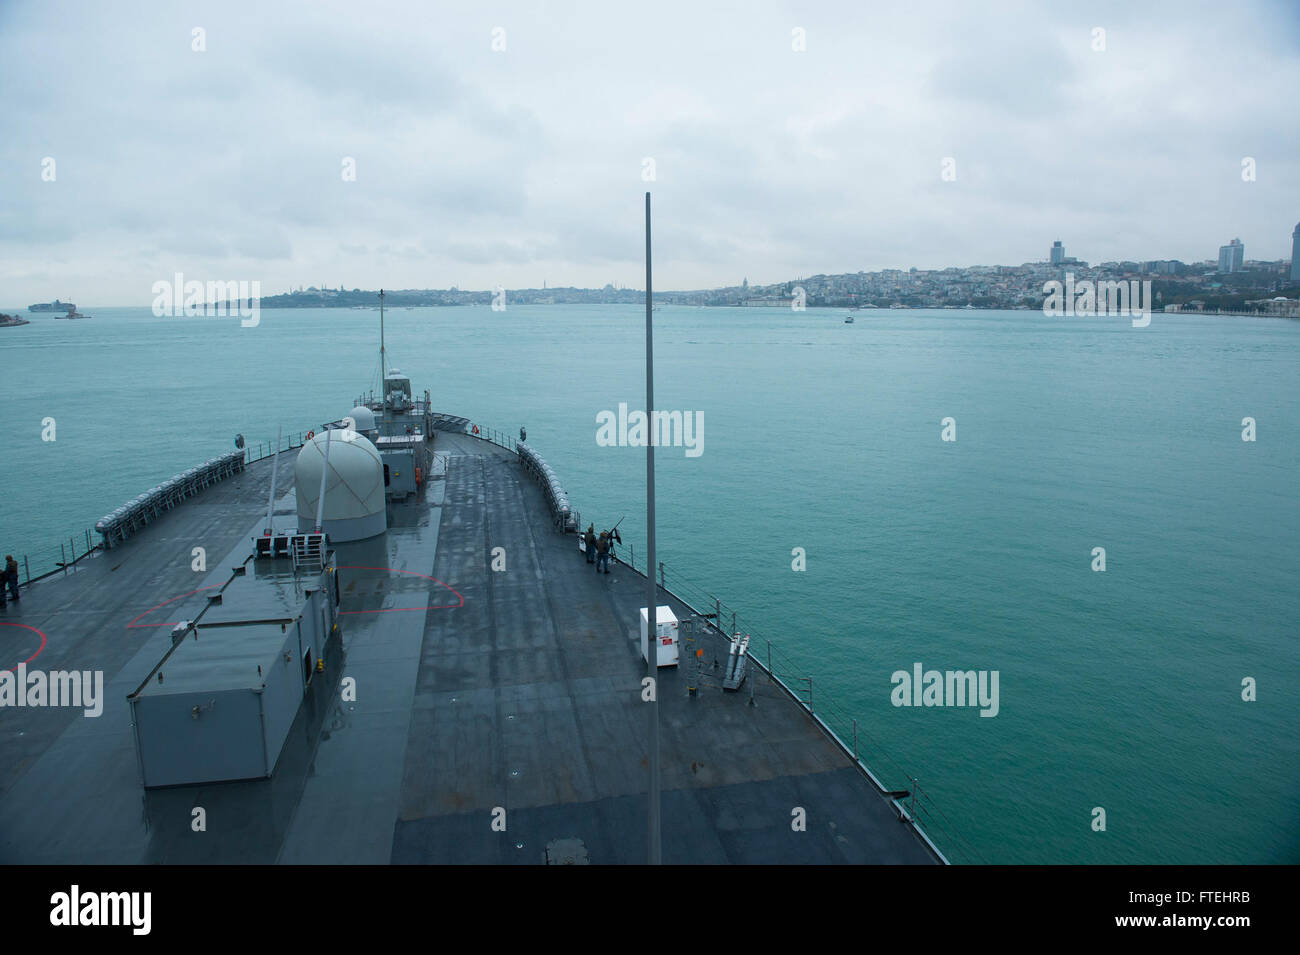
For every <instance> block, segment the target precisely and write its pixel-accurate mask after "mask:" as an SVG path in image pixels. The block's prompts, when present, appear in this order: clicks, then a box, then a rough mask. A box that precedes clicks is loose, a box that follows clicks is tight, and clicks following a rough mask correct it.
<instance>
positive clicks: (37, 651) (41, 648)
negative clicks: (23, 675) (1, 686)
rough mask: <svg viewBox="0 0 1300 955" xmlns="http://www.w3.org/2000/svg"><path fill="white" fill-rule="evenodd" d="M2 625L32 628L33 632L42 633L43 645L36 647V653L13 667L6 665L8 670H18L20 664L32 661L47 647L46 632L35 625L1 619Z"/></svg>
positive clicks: (0, 623) (0, 625) (25, 628)
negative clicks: (30, 625)
mask: <svg viewBox="0 0 1300 955" xmlns="http://www.w3.org/2000/svg"><path fill="white" fill-rule="evenodd" d="M0 627H22V628H23V629H24V630H30V631H31V632H32V633H36V634H40V637H41V645H40V646H39V647H37V648H36V652H35V653H33V654H32V655H31V656H30V657H28V658H27V659H26V660H24V661H22V663H15V664H14V665H13V666H11V667H6V669H7V670H17V669H18V668H19V667H20V666H22V665H23V663H31V662H32V661H33V660H35V659H36V658H37V657H39V656H40V655H41V651H42V650H44V649H45V643H46V640H45V634H43V633H41V631H39V630H37V629H36V628H35V627H29V626H27V624H25V623H5V622H4V621H0Z"/></svg>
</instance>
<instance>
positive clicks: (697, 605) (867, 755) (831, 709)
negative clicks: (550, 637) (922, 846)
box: [616, 544, 987, 863]
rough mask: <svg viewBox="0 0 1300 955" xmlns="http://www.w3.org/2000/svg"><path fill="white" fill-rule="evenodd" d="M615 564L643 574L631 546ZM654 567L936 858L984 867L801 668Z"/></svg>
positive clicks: (713, 600)
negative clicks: (740, 644) (738, 639)
mask: <svg viewBox="0 0 1300 955" xmlns="http://www.w3.org/2000/svg"><path fill="white" fill-rule="evenodd" d="M616 559H617V560H618V561H619V562H620V563H622V564H625V565H626V566H628V567H629V568H631V569H632V570H635V571H636V572H637V573H641V574H645V573H646V568H645V567H644V566H642V567H637V564H636V550H635V547H634V546H633V545H631V544H629V545H627V546H625V547H623V548H621V553H620V554H619V556H618V557H617V558H616ZM643 564H644V562H643ZM657 564H658V566H657V567H656V568H655V576H656V578H657V580H658V583H659V587H660V588H661V589H662V590H664V591H666V592H667V593H669V594H671V595H672V596H674V597H676V598H677V599H678V600H680V601H681V602H682V603H683V604H685V605H686V606H687V607H689V608H690V609H691V611H692V612H694V613H695V615H696V616H697V617H703V618H705V619H706V620H707V621H708V622H709V623H710V624H712V625H713V627H714V628H715V629H716V630H717V631H718V632H719V633H720V634H722V635H724V636H726V635H730V634H734V633H745V634H748V635H749V638H750V640H749V654H750V659H751V661H752V662H753V663H754V664H755V665H756V666H757V667H758V668H759V669H760V670H762V671H763V672H764V673H765V674H766V676H767V677H768V679H769V680H770V681H771V682H772V683H774V684H776V685H777V686H779V687H781V689H782V690H784V691H785V693H786V694H788V695H789V696H790V698H791V699H793V700H794V701H795V702H797V703H798V704H799V705H800V706H802V707H803V708H804V709H805V710H806V711H807V712H808V715H809V717H811V718H812V719H813V720H814V721H815V722H816V723H817V724H818V725H819V726H820V727H821V728H822V730H823V731H825V732H826V733H827V735H829V736H830V738H831V739H832V740H833V741H834V742H835V744H836V745H837V746H838V747H839V748H840V749H841V750H842V751H843V752H844V753H845V754H846V755H848V756H849V757H851V758H852V759H853V761H854V763H856V764H857V766H858V768H859V769H861V770H862V772H863V773H865V774H866V775H867V777H868V778H869V779H870V780H871V782H872V784H873V785H874V786H875V787H876V789H877V790H879V791H880V792H881V793H882V794H885V795H887V796H889V797H890V799H891V801H892V802H893V804H894V807H895V809H896V810H897V811H898V813H899V817H900V818H901V819H903V820H905V821H907V822H909V823H911V824H912V826H913V827H914V828H915V829H916V830H917V832H918V834H919V835H920V836H921V837H922V838H923V839H925V841H926V842H927V843H929V845H930V846H931V848H932V849H934V850H935V852H936V853H937V854H938V855H939V856H940V857H941V858H943V859H944V860H945V861H959V862H963V863H985V862H987V860H986V859H985V858H984V857H983V856H982V855H981V854H980V853H979V851H978V850H977V849H976V848H975V847H974V846H972V845H971V844H970V843H969V842H967V841H966V840H965V839H964V838H962V836H961V833H959V832H958V831H957V829H956V827H955V826H953V825H952V823H951V822H950V821H949V820H948V818H947V816H945V815H944V814H943V811H942V810H941V809H940V808H939V806H938V805H937V803H936V802H935V800H934V798H933V797H932V796H931V795H930V794H929V793H927V792H926V791H925V790H924V789H923V788H922V787H921V785H920V784H919V783H918V782H917V779H916V777H915V776H913V775H911V774H910V773H908V772H906V771H905V770H904V769H903V768H902V766H900V765H899V764H898V762H897V761H896V760H895V759H894V758H893V757H892V756H891V755H890V754H889V753H888V752H887V751H886V750H885V748H884V747H883V746H882V745H881V744H880V741H879V740H877V739H875V738H874V737H872V736H871V735H870V734H868V733H867V732H866V730H865V729H864V728H863V727H861V726H860V725H859V724H858V721H857V719H856V718H854V717H852V716H851V715H850V714H848V713H846V712H845V711H844V710H843V709H842V708H841V707H840V706H839V704H838V703H837V702H836V701H835V700H834V699H833V698H832V697H831V696H830V694H829V693H827V692H825V691H824V690H822V689H819V688H818V687H817V686H816V685H815V684H814V679H813V677H812V676H811V675H809V673H808V671H807V669H806V668H805V667H803V666H801V665H799V664H798V663H796V662H795V661H794V660H793V659H791V657H790V656H788V655H787V654H786V653H785V652H784V651H783V650H782V649H781V648H780V647H779V646H778V645H777V644H776V643H774V642H773V641H772V640H770V639H767V638H765V637H763V636H762V634H760V633H758V632H756V631H755V630H754V629H753V628H752V627H750V626H749V625H748V624H747V622H746V621H745V620H744V619H743V618H742V617H741V615H740V613H739V612H738V611H737V610H736V609H735V608H734V607H732V606H729V605H728V604H725V603H723V602H722V600H721V599H719V598H718V597H717V596H715V595H714V594H712V593H710V592H709V591H707V590H705V589H703V588H702V587H699V586H697V585H696V584H695V583H694V582H692V581H690V580H688V579H686V578H685V577H683V576H681V575H679V574H676V573H674V572H672V571H671V570H669V569H668V568H667V567H665V565H664V563H663V561H658V562H657ZM882 766H883V767H884V771H883V772H881V773H880V775H877V770H879V769H880V767H882ZM873 767H875V768H874V769H873ZM936 839H937V840H938V842H941V843H942V848H940V846H939V845H937V844H936V841H935V840H936ZM954 857H955V858H954Z"/></svg>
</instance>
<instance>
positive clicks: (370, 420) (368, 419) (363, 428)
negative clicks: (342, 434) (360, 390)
mask: <svg viewBox="0 0 1300 955" xmlns="http://www.w3.org/2000/svg"><path fill="white" fill-rule="evenodd" d="M348 417H349V418H351V419H352V420H353V421H354V422H356V424H355V425H354V427H355V429H356V430H357V431H360V432H361V433H362V434H367V433H369V432H371V431H374V430H375V413H374V412H373V411H371V410H370V409H369V408H367V407H366V406H365V405H357V406H356V407H355V408H353V409H352V410H351V411H349V412H348Z"/></svg>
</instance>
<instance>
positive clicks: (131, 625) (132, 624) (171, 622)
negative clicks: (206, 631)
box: [127, 584, 221, 630]
mask: <svg viewBox="0 0 1300 955" xmlns="http://www.w3.org/2000/svg"><path fill="white" fill-rule="evenodd" d="M220 586H221V585H220V584H212V585H211V586H208V587H200V588H199V589H198V590H191V591H190V592H189V593H187V594H178V595H177V596H175V597H171V598H169V599H167V600H164V601H163V602H162V603H160V604H157V605H156V606H153V607H150V608H149V609H148V610H146V611H145V612H144V613H142V614H140V616H139V617H136V618H135V619H133V620H132V621H131V622H130V623H128V624H127V628H128V629H135V630H139V629H140V628H141V627H174V626H176V624H178V623H180V621H179V620H169V621H167V622H166V623H136V622H135V621H136V620H139V619H140V617H146V616H148V615H149V614H151V613H153V612H154V611H155V610H157V609H158V608H159V607H165V606H167V605H168V604H169V603H171V602H172V601H173V600H183V599H184V598H186V597H192V596H194V595H195V594H197V593H199V591H202V590H212V589H213V588H214V587H220Z"/></svg>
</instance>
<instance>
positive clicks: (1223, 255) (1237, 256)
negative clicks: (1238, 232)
mask: <svg viewBox="0 0 1300 955" xmlns="http://www.w3.org/2000/svg"><path fill="white" fill-rule="evenodd" d="M1245 255H1246V247H1245V246H1244V245H1242V244H1241V240H1240V239H1233V240H1232V241H1231V242H1229V243H1228V244H1227V245H1221V246H1219V271H1220V272H1240V271H1241V263H1242V261H1243V260H1244V258H1245Z"/></svg>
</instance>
